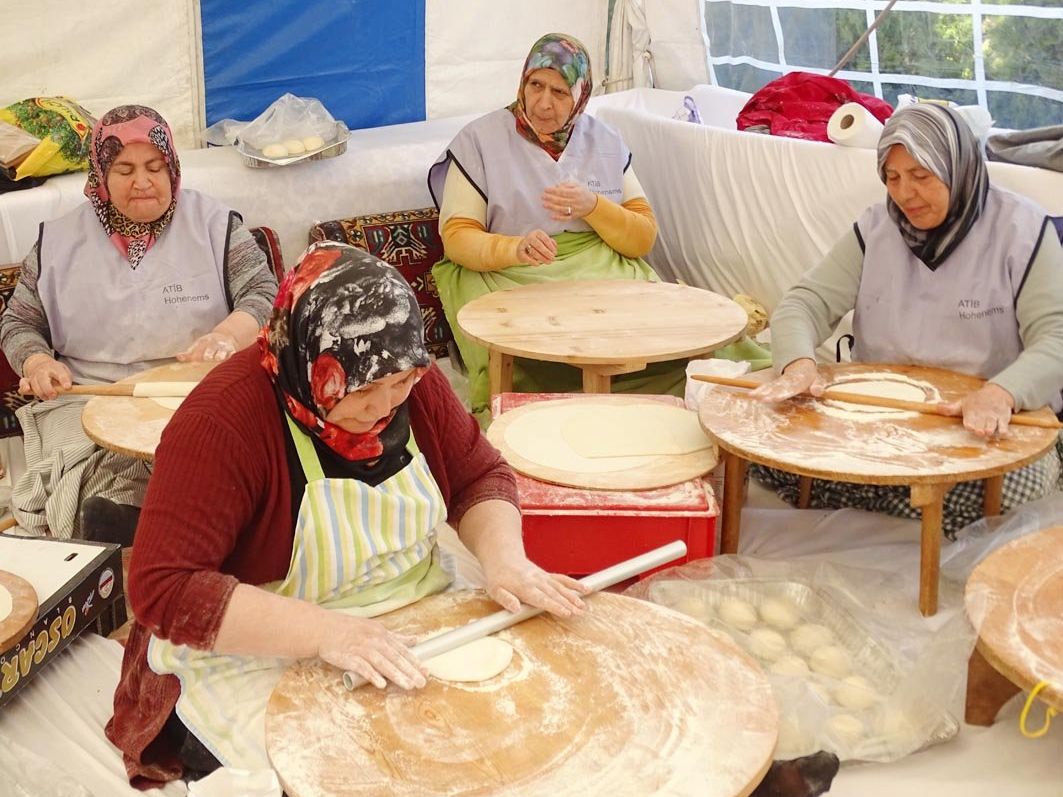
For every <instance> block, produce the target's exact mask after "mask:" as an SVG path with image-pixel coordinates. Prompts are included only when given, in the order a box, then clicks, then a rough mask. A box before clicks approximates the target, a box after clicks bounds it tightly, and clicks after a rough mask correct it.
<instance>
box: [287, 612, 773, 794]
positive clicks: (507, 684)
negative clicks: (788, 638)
mask: <svg viewBox="0 0 1063 797" xmlns="http://www.w3.org/2000/svg"><path fill="white" fill-rule="evenodd" d="M468 601H469V596H468V593H466V594H464V596H463V595H462V594H461V593H454V594H444V595H438V596H432V597H431V598H428V599H425V600H424V601H422V602H421V603H419V604H417V605H415V606H412V607H408V609H404V610H402V611H401V612H399V613H396V616H395V617H393V618H388V619H391V620H394V621H395V622H390V623H389V627H392V628H393V629H394V630H397V631H399V632H403V633H417V634H418V635H422V634H423V633H424V632H425V631H436V630H438V629H439V628H440V627H441V623H445V624H446V625H447V626H456V625H460V624H462V622H465V621H468V620H469V619H473V618H474V617H475V616H478V615H476V614H470V613H469V612H468V611H465V610H463V605H464V606H466V607H467V606H468ZM589 604H590V610H589V612H588V613H587V614H585V615H584V616H582V617H580V618H576V619H572V620H558V619H554V618H551V617H539V618H535V619H532V620H529V621H526V622H525V623H521V624H519V625H517V626H513V627H512V628H509V629H506V630H505V631H502V632H500V633H499V636H500V637H502V638H504V639H505V640H506V641H508V642H509V643H510V644H511V645H513V647H514V651H515V655H514V657H513V662H512V663H511V665H510V667H509V668H508V669H507V671H506V672H503V673H502V674H500V675H499V676H497V677H496V678H494V679H490V680H489V681H485V682H483V683H482V684H479V685H477V684H456V683H443V682H439V681H431V682H430V683H429V686H428V687H426V688H425V689H423V690H420V691H417V692H403V691H402V690H400V689H397V688H394V687H391V688H389V689H388V690H386V691H383V692H381V691H377V690H373V689H372V688H371V687H364V688H363V689H361V690H357V691H356V692H353V693H351V692H346V691H345V690H344V689H343V687H342V685H341V684H340V683H339V678H338V673H336V671H335V670H332V669H331V668H328V667H326V666H324V665H320V664H317V665H308V664H307V665H302V666H301V667H299V668H297V669H294V670H292V671H291V672H289V674H288V675H286V676H285V679H284V681H283V682H282V684H281V685H280V686H279V687H278V689H277V691H276V692H275V693H274V698H273V701H272V702H271V709H270V713H269V716H268V717H267V734H268V737H269V739H270V755H271V760H272V761H273V764H274V766H275V767H276V768H277V770H278V772H279V773H280V775H281V778H282V780H283V782H284V783H285V786H286V789H287V791H288V792H289V793H291V794H293V795H297V797H303V795H310V794H314V795H315V797H327V795H328V794H329V793H338V792H330V790H329V784H330V783H332V782H334V783H337V784H338V782H339V780H340V779H342V781H343V785H342V789H343V792H342V793H343V794H367V795H368V794H373V793H377V792H374V789H383V791H382V792H379V793H388V794H393V795H422V794H454V793H504V794H507V795H521V796H524V795H542V797H555V795H568V794H572V795H576V794H579V795H608V797H618V796H619V795H645V794H651V793H667V794H675V795H690V796H691V797H694V796H695V795H696V796H697V797H724V795H728V796H729V795H733V794H737V793H741V792H743V791H744V790H745V789H746V787H747V786H748V785H749V784H750V783H751V782H754V780H755V778H756V777H757V776H758V774H759V773H760V771H761V770H762V768H763V767H765V766H766V765H767V763H768V761H769V759H770V755H771V750H772V749H773V747H774V744H775V736H776V728H777V723H778V717H777V714H776V709H775V707H774V702H773V699H772V696H771V690H770V687H769V686H768V683H767V680H766V678H765V677H764V676H763V674H762V673H760V672H759V671H758V669H757V668H756V667H755V666H753V665H752V663H751V660H750V659H748V657H747V656H746V655H745V654H744V653H743V652H741V651H740V650H739V649H738V648H737V646H735V645H734V644H733V643H732V642H730V640H727V639H722V638H720V637H719V636H717V635H715V634H713V633H712V632H711V631H709V630H708V629H706V628H705V627H704V626H702V625H700V624H698V623H695V622H693V621H691V620H689V619H688V618H686V617H684V616H682V615H679V614H677V613H675V612H672V611H671V610H668V609H665V608H663V607H657V606H654V605H652V604H648V603H645V602H642V601H636V600H634V599H630V598H624V597H621V596H617V595H597V596H593V597H592V598H591V599H590V600H589ZM399 615H401V619H400V618H399V617H398V616H399ZM455 620H457V621H458V622H455ZM511 671H512V672H511ZM476 686H480V687H482V689H479V690H477V689H470V687H476ZM304 696H305V697H307V698H308V699H306V700H301V699H300V698H302V697H304ZM308 702H309V703H312V705H308V704H307V703H308ZM297 703H298V704H297ZM351 703H356V704H360V706H361V708H360V709H359V710H352V709H351V707H350V705H341V704H351ZM341 770H342V771H341Z"/></svg>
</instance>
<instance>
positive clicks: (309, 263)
mask: <svg viewBox="0 0 1063 797" xmlns="http://www.w3.org/2000/svg"><path fill="white" fill-rule="evenodd" d="M259 344H260V351H255V350H253V349H249V350H247V351H243V352H239V353H237V354H236V355H235V356H234V357H233V358H232V359H231V360H229V361H228V362H226V363H224V364H223V365H221V366H220V367H218V368H216V369H215V370H214V371H212V372H211V373H210V374H209V375H208V376H207V377H206V379H204V380H203V382H202V383H200V385H199V386H198V387H197V388H196V390H195V391H194V392H193V393H192V395H190V396H189V397H188V398H187V399H185V401H184V403H183V404H182V405H181V408H180V409H179V410H178V411H177V413H176V414H175V415H174V417H173V420H172V421H171V422H170V424H169V426H167V428H166V433H165V434H164V435H163V439H162V442H161V444H160V445H159V448H158V451H157V453H156V459H155V471H154V474H153V475H152V479H151V486H150V488H149V490H148V495H147V499H146V501H145V504H144V509H143V512H142V514H141V524H140V528H139V529H138V532H137V538H136V542H135V544H134V545H133V559H132V563H131V566H130V571H129V583H128V596H129V601H130V604H131V606H132V607H133V613H134V614H135V616H136V620H137V623H136V625H135V627H134V629H133V631H132V633H131V634H130V637H129V641H128V643H127V645H126V653H125V659H124V661H123V665H122V675H121V679H120V681H119V685H118V689H117V691H116V692H115V699H114V718H113V719H112V720H111V722H110V723H109V724H108V726H107V736H108V738H109V739H111V741H112V742H114V744H115V745H117V746H118V747H119V748H120V749H121V750H122V751H123V753H124V755H125V762H126V769H127V771H128V773H129V776H130V778H131V779H132V780H133V782H134V783H137V782H140V783H144V782H146V781H165V780H173V779H174V778H177V777H180V776H182V771H184V773H183V774H184V776H185V777H190V776H192V777H194V776H195V774H196V773H202V772H204V771H206V770H210V769H212V768H214V767H216V766H218V764H219V762H220V763H222V764H225V765H227V766H234V767H239V768H244V769H259V768H264V767H268V766H269V763H268V760H267V759H266V752H265V728H264V716H265V708H266V700H267V698H268V697H269V694H270V691H271V690H272V688H273V685H274V684H275V683H276V681H277V679H278V678H279V677H280V674H281V673H282V672H283V671H284V668H285V666H287V664H288V663H290V661H291V660H292V659H296V658H308V657H320V658H322V659H324V660H325V661H327V662H329V663H331V664H333V665H335V666H336V667H339V668H342V669H346V670H355V671H357V672H359V673H360V674H361V675H363V676H364V677H365V678H366V679H367V680H369V681H370V682H371V683H373V684H374V685H376V686H378V687H384V686H385V685H386V682H387V681H391V682H393V683H395V684H396V685H398V686H400V687H402V688H405V689H410V688H416V687H420V686H423V685H424V684H425V678H424V671H423V668H422V667H421V665H420V663H419V662H418V661H417V660H416V659H415V658H414V656H413V655H412V653H411V652H410V650H409V648H408V644H409V642H410V640H408V639H405V638H402V637H399V636H396V635H394V634H392V633H390V632H388V631H387V630H386V629H385V628H384V626H383V625H381V624H380V623H379V622H377V621H376V620H373V619H370V618H372V617H375V616H376V615H379V614H382V613H383V612H386V611H391V610H393V609H396V608H399V607H400V606H404V605H406V604H409V603H413V602H414V601H416V600H418V599H420V598H421V597H423V596H425V595H429V594H431V593H434V592H439V591H440V590H443V589H444V588H446V587H447V586H448V584H449V583H450V582H451V578H452V573H451V568H450V567H449V566H448V565H447V560H446V557H444V556H443V555H442V554H441V551H440V547H439V543H438V540H437V529H438V528H440V527H441V526H442V524H443V521H444V520H447V521H449V523H451V524H452V525H453V526H454V527H455V528H456V529H457V531H458V535H459V537H460V539H461V541H462V542H464V543H465V545H467V546H468V547H469V549H470V550H471V551H472V553H473V554H474V555H475V556H476V558H477V559H478V560H479V562H480V564H481V565H482V567H483V575H482V578H483V580H484V582H485V585H486V589H487V592H488V594H489V595H490V596H491V597H492V598H494V599H495V600H496V601H498V603H500V604H501V605H502V606H503V607H504V608H506V609H509V610H511V611H515V610H517V608H518V607H519V604H520V602H521V601H523V602H524V603H527V604H531V605H533V606H538V607H541V608H544V609H546V610H548V611H551V612H553V613H554V614H557V615H561V616H567V615H570V614H572V613H575V612H579V611H580V610H581V608H582V602H581V600H580V597H579V595H580V593H581V592H582V591H583V587H582V586H581V585H580V584H579V582H576V581H573V580H572V579H570V578H568V577H566V576H560V575H552V574H549V573H546V572H544V571H543V570H542V569H540V568H539V567H537V566H535V565H534V564H532V563H531V562H530V561H529V560H528V559H527V558H526V557H525V555H524V548H523V545H522V542H521V523H520V513H519V510H518V509H517V495H516V484H515V481H514V478H513V474H512V471H510V469H509V467H508V466H507V465H506V463H505V461H504V460H503V459H502V457H501V455H500V454H499V453H498V452H497V451H496V450H495V449H494V448H493V447H492V446H491V445H490V443H488V442H487V440H486V439H485V438H484V437H483V435H482V434H481V433H480V429H479V427H478V426H477V424H476V421H475V420H473V419H472V417H471V416H470V415H469V414H468V413H467V412H466V411H465V410H464V409H463V408H462V406H461V404H460V402H459V401H458V399H457V397H456V396H455V395H454V393H453V392H452V391H451V389H450V385H449V383H448V382H447V380H446V378H445V377H444V376H443V375H442V373H441V372H440V371H439V370H438V369H436V368H435V367H434V366H432V365H430V361H429V357H428V352H427V350H426V349H425V346H424V330H423V326H422V320H421V315H420V311H419V310H418V307H417V301H416V298H415V296H414V293H413V291H412V290H411V288H410V287H409V285H407V284H406V282H405V281H404V280H403V279H402V277H401V276H400V275H399V273H398V272H397V271H396V270H395V269H394V268H392V267H391V266H389V265H387V264H386V263H384V262H382V261H380V260H377V259H376V258H374V257H373V256H372V255H370V254H368V253H366V252H363V251H362V250H360V249H354V248H353V247H350V246H346V245H343V244H336V243H331V242H330V243H325V244H318V245H315V246H314V247H311V248H310V249H309V250H308V251H307V253H306V254H305V255H304V256H303V258H302V260H301V261H300V263H299V264H298V265H297V266H296V268H295V270H294V271H293V272H291V273H290V274H289V275H288V276H287V277H286V278H285V280H284V281H283V283H282V284H281V287H280V291H279V293H278V296H277V301H276V306H275V308H274V311H273V316H272V319H271V320H270V322H269V325H268V327H266V328H265V329H263V331H262V333H261V335H260V337H259ZM451 536H452V535H451ZM332 610H342V612H340V611H332ZM267 618H268V622H265V621H264V620H266V619H267ZM175 710H176V713H175ZM178 715H179V717H180V718H179V719H178ZM208 750H209V751H211V752H208ZM190 770H191V772H190Z"/></svg>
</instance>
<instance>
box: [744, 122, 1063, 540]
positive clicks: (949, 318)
mask: <svg viewBox="0 0 1063 797" xmlns="http://www.w3.org/2000/svg"><path fill="white" fill-rule="evenodd" d="M878 171H879V177H880V178H881V179H882V181H883V183H885V185H886V191H887V198H886V201H885V202H883V203H880V204H878V205H874V206H872V207H870V208H868V209H867V210H866V211H865V212H864V213H863V215H862V216H861V217H860V218H859V220H858V221H857V222H856V223H855V224H854V225H853V227H852V230H851V231H849V232H847V233H846V234H845V236H844V237H843V238H842V239H841V240H840V241H838V243H836V244H835V246H834V248H833V249H832V250H831V251H830V252H829V253H828V254H827V256H826V257H825V258H824V260H823V262H822V263H820V264H819V265H818V266H816V267H815V268H813V269H812V270H811V271H809V272H808V273H807V274H806V275H805V276H804V278H803V279H802V280H801V281H800V282H799V283H798V284H797V285H795V286H794V287H793V288H791V289H790V291H789V292H788V293H787V294H786V296H785V297H784V298H783V300H782V301H781V302H780V303H779V306H778V307H777V308H776V310H775V314H774V315H773V316H772V319H771V327H772V354H773V359H774V364H775V369H776V373H777V377H776V378H775V379H774V380H773V381H772V382H769V383H767V384H766V385H764V386H763V387H761V388H758V389H757V390H755V391H754V392H753V395H754V396H756V397H757V398H760V399H762V400H765V401H781V400H783V399H786V398H789V397H790V396H794V395H797V394H798V393H802V392H805V391H808V392H810V393H811V394H813V395H819V394H820V393H822V391H823V389H824V387H825V386H826V382H825V379H824V378H823V376H822V374H820V372H819V370H818V369H817V367H816V361H815V355H814V352H815V348H816V346H817V345H819V343H821V342H822V341H823V340H825V339H826V338H827V337H828V336H829V335H830V334H831V332H832V331H833V330H834V328H835V326H836V325H837V323H838V321H839V320H841V318H842V316H844V315H845V314H846V313H847V312H849V311H850V310H853V311H854V315H853V331H854V335H855V344H854V345H853V350H852V352H853V359H854V360H857V361H864V362H882V363H916V364H920V365H926V366H936V367H940V368H948V369H951V370H954V371H959V372H962V373H967V374H972V375H974V376H979V377H982V378H984V379H987V380H988V381H987V382H986V383H985V385H984V386H983V387H981V388H980V389H978V390H976V391H973V392H971V393H969V394H968V395H967V396H965V397H964V398H963V400H962V401H959V402H956V403H955V404H953V405H952V406H949V407H946V408H944V409H945V411H946V412H948V413H949V414H962V415H963V422H964V426H965V427H966V428H967V429H968V430H970V431H971V432H973V433H974V434H977V435H979V436H982V437H987V438H995V437H999V436H1002V435H1005V434H1006V433H1007V429H1008V421H1009V419H1010V417H1011V414H1012V412H1017V411H1020V410H1029V409H1037V408H1039V407H1043V406H1045V405H1048V406H1051V407H1052V409H1053V410H1055V411H1056V412H1057V413H1058V412H1059V411H1060V409H1061V408H1063V399H1061V390H1063V249H1061V247H1060V241H1059V239H1058V237H1057V234H1056V230H1055V228H1054V227H1053V225H1052V223H1051V220H1050V218H1049V216H1048V214H1047V212H1046V211H1045V210H1044V208H1041V207H1039V206H1038V205H1036V204H1035V203H1033V202H1032V201H1030V200H1029V199H1026V198H1025V197H1022V196H1019V195H1017V194H1014V193H1011V192H1010V191H1006V190H1004V189H1002V188H998V187H996V186H993V185H990V183H989V178H988V174H987V171H986V164H985V160H984V158H983V157H982V152H981V149H980V147H979V145H978V141H977V140H976V139H975V137H974V134H973V133H972V132H971V130H970V129H969V128H968V127H967V125H966V124H965V123H964V122H963V120H962V119H961V118H960V117H959V116H957V115H956V114H955V113H953V112H952V111H950V110H949V109H947V108H943V107H941V106H938V105H932V104H925V105H914V106H910V107H907V108H903V109H901V110H899V111H897V112H896V113H895V114H894V115H893V117H892V118H890V120H889V121H888V122H887V123H886V126H885V128H884V129H883V131H882V136H881V138H880V139H879V144H878ZM756 473H757V475H758V477H760V478H761V479H762V480H764V481H765V482H767V483H768V484H769V486H772V487H774V488H775V489H777V490H778V491H779V492H780V494H781V495H782V496H783V497H784V498H787V499H788V500H791V501H794V500H796V495H797V477H796V476H789V475H787V474H780V473H777V472H775V471H770V472H769V471H767V470H766V469H758V470H757V472H756ZM1059 473H1060V462H1059V455H1057V454H1056V453H1053V454H1051V455H1050V456H1049V457H1046V458H1045V459H1043V460H1041V461H1040V462H1036V463H1034V464H1033V465H1031V466H1029V467H1028V468H1024V469H1022V470H1020V471H1015V472H1013V473H1011V474H1009V475H1008V477H1007V478H1006V479H1005V489H1004V508H1005V509H1008V508H1009V507H1011V506H1015V505H1017V504H1019V503H1023V502H1025V501H1028V500H1032V499H1034V498H1038V497H1041V496H1042V495H1044V494H1046V493H1047V492H1048V491H1049V490H1052V489H1054V488H1055V487H1056V484H1057V481H1058V477H1059ZM981 502H982V486H981V482H970V483H965V484H961V485H958V486H957V487H956V488H954V489H953V490H952V492H951V493H950V494H949V495H948V496H947V497H946V503H945V513H946V517H945V524H944V525H945V530H946V531H947V532H949V533H951V532H953V531H955V530H956V529H958V528H960V527H962V526H963V525H966V524H967V523H969V522H972V521H973V520H975V519H977V518H978V517H980V507H981ZM812 505H813V506H820V507H841V506H857V507H861V508H865V509H870V510H876V511H886V512H889V513H891V514H900V515H914V514H915V513H916V512H917V510H913V509H912V508H911V507H910V506H909V504H908V501H907V496H906V495H905V490H902V489H897V488H869V487H867V486H860V487H857V486H855V485H842V484H837V483H831V482H818V481H817V483H816V484H815V486H814V490H813V496H812Z"/></svg>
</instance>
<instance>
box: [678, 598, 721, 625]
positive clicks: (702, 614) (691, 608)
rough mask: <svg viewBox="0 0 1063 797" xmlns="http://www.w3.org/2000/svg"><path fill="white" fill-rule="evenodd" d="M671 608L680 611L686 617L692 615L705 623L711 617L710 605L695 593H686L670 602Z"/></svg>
mask: <svg viewBox="0 0 1063 797" xmlns="http://www.w3.org/2000/svg"><path fill="white" fill-rule="evenodd" d="M672 608H673V609H675V610H676V611H677V612H682V613H683V614H685V615H686V616H687V617H693V618H694V619H695V620H700V621H701V622H703V623H707V622H709V621H710V620H711V619H712V607H711V606H709V604H707V603H706V602H705V601H704V600H702V599H701V598H699V597H698V596H697V595H686V596H684V597H682V598H679V600H677V601H676V602H675V603H674V604H672Z"/></svg>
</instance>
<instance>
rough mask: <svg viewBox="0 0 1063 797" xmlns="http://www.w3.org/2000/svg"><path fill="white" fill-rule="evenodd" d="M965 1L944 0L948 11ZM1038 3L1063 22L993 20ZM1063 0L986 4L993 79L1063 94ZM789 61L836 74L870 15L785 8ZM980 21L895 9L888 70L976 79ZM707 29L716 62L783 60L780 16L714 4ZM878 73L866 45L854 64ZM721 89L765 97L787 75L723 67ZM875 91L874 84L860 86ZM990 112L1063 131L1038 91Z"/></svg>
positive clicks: (992, 100)
mask: <svg viewBox="0 0 1063 797" xmlns="http://www.w3.org/2000/svg"><path fill="white" fill-rule="evenodd" d="M955 2H957V0H952V2H951V3H950V2H947V1H946V0H940V2H939V4H940V5H942V6H944V7H947V6H948V5H950V4H953V3H955ZM1016 4H1022V5H1031V6H1041V7H1046V8H1054V9H1060V13H1059V15H1058V16H1056V17H1054V18H1047V19H1040V18H1034V17H1021V16H1005V15H1001V14H993V13H992V6H993V5H1016ZM1061 5H1063V0H996V1H995V3H989V2H987V3H985V4H984V5H983V6H982V9H983V11H982V13H983V17H982V58H983V62H984V68H985V77H986V80H988V81H1007V82H1014V83H1021V84H1026V85H1030V86H1041V87H1045V88H1051V89H1055V90H1057V91H1063V8H1061ZM779 19H780V22H781V25H782V29H783V35H784V42H785V48H786V60H787V64H788V65H789V66H790V68H795V69H801V68H805V67H814V68H819V69H830V68H831V67H833V66H834V65H835V64H836V63H837V62H838V60H839V59H840V58H841V56H842V54H844V53H845V52H846V50H848V49H849V47H850V46H851V45H852V44H853V42H855V41H856V40H857V39H858V38H859V37H860V34H862V33H863V32H864V30H865V29H866V28H867V24H868V22H867V17H866V15H865V13H864V12H863V11H860V10H856V9H845V8H839V9H809V8H780V9H779ZM973 21H974V18H973V17H972V16H971V15H970V14H968V13H956V14H948V13H943V14H937V13H929V12H926V11H894V12H892V13H891V14H890V15H889V16H887V17H886V19H885V20H884V21H883V23H882V24H881V25H880V26H879V28H878V31H877V34H876V37H877V42H878V57H879V72H880V73H887V74H894V75H912V76H922V77H937V78H952V79H962V80H972V81H973V80H974V79H975V77H976V75H975V52H974V29H973ZM705 23H706V28H707V33H708V36H709V46H710V50H711V52H712V54H713V55H734V56H743V55H745V56H753V57H755V58H758V59H760V60H763V61H768V62H772V61H775V60H776V58H777V48H776V45H775V38H774V32H773V29H772V26H771V20H770V12H769V10H768V9H767V8H763V7H758V6H743V5H738V4H732V3H729V2H718V1H717V0H707V2H706V14H705ZM845 68H846V69H849V70H852V71H858V72H869V71H870V69H871V51H870V47H869V45H867V44H865V45H864V46H863V47H861V48H860V50H858V51H857V53H856V54H855V55H854V56H853V58H852V60H851V61H850V62H849V64H848V65H847V66H846V67H845ZM716 74H717V79H718V80H719V81H720V82H721V84H723V85H725V86H729V87H732V88H737V89H741V90H743V91H756V90H757V89H758V88H760V87H761V86H763V85H764V84H765V83H766V82H768V81H769V80H771V79H772V78H774V77H778V73H772V72H767V71H766V70H763V69H759V68H757V67H754V66H751V65H737V66H728V67H719V66H717V67H716ZM854 87H855V88H857V89H858V90H860V91H869V90H870V88H871V85H870V83H864V82H860V83H856V82H854ZM883 94H884V95H885V99H886V100H888V101H889V102H893V103H895V102H896V101H897V95H898V94H913V95H915V96H918V97H921V98H924V99H946V100H952V101H953V102H956V103H959V104H962V105H968V104H974V103H976V102H977V101H978V98H977V94H976V93H975V91H973V90H968V89H937V88H929V87H926V86H920V85H916V84H912V83H907V82H905V83H897V84H891V83H883ZM987 101H988V104H989V111H990V113H991V114H992V115H993V118H994V120H995V122H996V124H997V125H998V126H1000V127H1012V128H1029V127H1039V126H1043V125H1056V124H1063V103H1061V102H1057V101H1054V100H1051V99H1048V98H1045V97H1039V96H1037V95H1035V94H1031V93H1020V92H1012V91H993V90H990V91H989V92H988V94H987Z"/></svg>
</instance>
